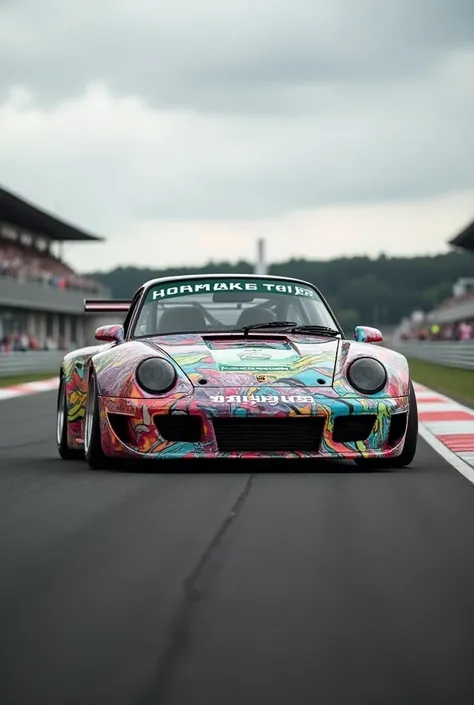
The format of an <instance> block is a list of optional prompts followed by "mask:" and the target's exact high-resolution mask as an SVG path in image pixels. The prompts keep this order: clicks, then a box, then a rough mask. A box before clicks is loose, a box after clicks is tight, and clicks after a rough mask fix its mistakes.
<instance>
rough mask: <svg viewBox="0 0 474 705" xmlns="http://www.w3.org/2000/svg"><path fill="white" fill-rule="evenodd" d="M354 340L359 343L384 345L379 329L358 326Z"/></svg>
mask: <svg viewBox="0 0 474 705" xmlns="http://www.w3.org/2000/svg"><path fill="white" fill-rule="evenodd" d="M354 340H357V342H358V343H382V342H383V335H382V333H381V332H380V331H379V329H378V328H370V327H369V326H356V329H355V331H354Z"/></svg>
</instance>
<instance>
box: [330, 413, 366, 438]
mask: <svg viewBox="0 0 474 705" xmlns="http://www.w3.org/2000/svg"><path fill="white" fill-rule="evenodd" d="M376 418H377V417H376V416H375V414H363V415H360V416H354V415H350V416H337V417H336V419H335V421H334V430H333V433H332V439H333V441H334V442H335V443H355V442H356V441H365V440H367V438H368V437H369V436H370V434H371V433H372V429H373V428H374V424H375V421H376Z"/></svg>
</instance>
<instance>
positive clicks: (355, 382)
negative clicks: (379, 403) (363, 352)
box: [347, 357, 387, 394]
mask: <svg viewBox="0 0 474 705" xmlns="http://www.w3.org/2000/svg"><path fill="white" fill-rule="evenodd" d="M347 376H348V379H349V382H350V383H351V385H352V386H353V387H354V389H357V391H358V392H362V394H376V393H377V392H380V390H381V389H383V388H384V386H385V383H386V381H387V371H386V369H385V367H384V366H383V365H382V363H381V362H379V361H378V360H375V359H374V358H373V357H360V358H359V359H358V360H354V362H353V363H352V365H351V366H350V367H349V370H348V373H347Z"/></svg>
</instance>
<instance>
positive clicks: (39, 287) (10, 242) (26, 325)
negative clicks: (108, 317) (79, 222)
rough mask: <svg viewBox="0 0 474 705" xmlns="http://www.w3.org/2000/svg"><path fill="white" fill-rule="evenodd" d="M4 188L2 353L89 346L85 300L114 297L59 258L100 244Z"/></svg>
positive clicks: (0, 225)
mask: <svg viewBox="0 0 474 705" xmlns="http://www.w3.org/2000/svg"><path fill="white" fill-rule="evenodd" d="M101 240H103V238H100V237H97V236H94V235H90V234H88V233H85V232H83V231H81V230H79V229H78V228H76V227H73V226H72V225H69V224H67V223H65V222H63V221H61V220H59V219H58V218H55V217H53V216H52V215H49V214H48V213H45V212H44V211H41V210H40V209H39V208H37V207H36V206H33V205H31V204H30V203H27V202H26V201H24V200H23V199H21V198H19V197H18V196H16V195H14V194H12V193H10V192H8V191H5V190H4V189H2V188H0V351H3V352H6V351H9V350H18V349H20V350H25V349H34V350H48V349H58V348H60V349H68V348H71V347H75V346H80V345H85V344H86V343H87V342H88V341H89V337H90V335H89V330H88V329H86V327H85V320H84V316H83V311H84V304H83V302H84V298H85V297H87V298H104V297H107V296H108V295H109V292H108V291H106V290H104V289H103V288H102V287H100V285H99V284H97V283H96V282H93V281H91V280H89V279H85V278H84V277H81V276H79V275H78V274H76V273H75V272H74V271H73V270H72V269H71V267H69V266H68V265H67V264H66V263H65V262H64V261H63V260H62V258H61V256H60V255H58V254H57V253H55V252H54V250H55V249H57V248H60V247H61V246H62V244H63V243H66V242H91V241H94V242H99V241H101Z"/></svg>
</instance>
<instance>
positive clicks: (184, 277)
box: [140, 272, 318, 291]
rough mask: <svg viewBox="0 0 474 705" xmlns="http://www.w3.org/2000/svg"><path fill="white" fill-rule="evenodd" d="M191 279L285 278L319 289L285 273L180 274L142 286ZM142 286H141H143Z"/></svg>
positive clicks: (160, 278)
mask: <svg viewBox="0 0 474 705" xmlns="http://www.w3.org/2000/svg"><path fill="white" fill-rule="evenodd" d="M190 279H268V280H270V281H271V280H276V281H281V280H282V279H284V280H285V281H288V282H295V283H296V284H303V285H304V286H310V287H311V288H312V289H315V290H316V291H318V288H317V287H316V286H315V285H314V284H312V283H311V282H308V281H305V280H304V279H295V278H294V277H286V276H284V275H281V276H280V275H277V274H246V273H243V272H242V273H240V272H237V273H235V274H234V273H232V272H225V273H219V272H216V273H209V274H180V275H179V276H175V277H159V278H158V279H149V280H148V281H147V282H145V283H144V284H142V287H145V288H147V289H148V287H151V286H156V285H157V284H165V283H166V282H177V281H189V280H190ZM142 287H140V288H142Z"/></svg>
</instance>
